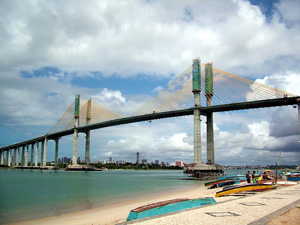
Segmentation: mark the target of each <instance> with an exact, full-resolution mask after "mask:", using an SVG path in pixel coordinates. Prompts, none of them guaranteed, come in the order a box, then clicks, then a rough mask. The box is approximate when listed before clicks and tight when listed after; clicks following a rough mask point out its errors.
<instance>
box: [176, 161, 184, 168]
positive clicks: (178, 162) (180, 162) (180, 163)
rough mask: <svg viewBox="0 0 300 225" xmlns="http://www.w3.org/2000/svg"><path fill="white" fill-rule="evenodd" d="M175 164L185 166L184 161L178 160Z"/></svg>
mask: <svg viewBox="0 0 300 225" xmlns="http://www.w3.org/2000/svg"><path fill="white" fill-rule="evenodd" d="M175 166H179V167H183V161H182V160H181V161H176V162H175Z"/></svg>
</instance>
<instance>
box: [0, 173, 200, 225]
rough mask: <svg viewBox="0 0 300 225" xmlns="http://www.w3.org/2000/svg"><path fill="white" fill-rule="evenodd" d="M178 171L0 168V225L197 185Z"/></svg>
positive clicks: (196, 182) (197, 183) (197, 182)
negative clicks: (86, 170)
mask: <svg viewBox="0 0 300 225" xmlns="http://www.w3.org/2000/svg"><path fill="white" fill-rule="evenodd" d="M186 177H187V175H186V174H183V172H182V171H181V170H180V171H179V170H177V171H171V170H146V171H143V170H108V171H88V172H85V171H64V170H59V171H50V170H49V171H47V170H20V169H0V224H5V223H11V222H15V221H21V220H29V219H36V218H41V217H47V216H55V215H60V214H64V213H68V212H73V211H78V210H84V209H91V208H95V207H101V206H104V205H106V204H112V203H117V202H120V201H124V200H125V199H130V198H136V197H139V196H145V195H151V194H155V193H159V192H164V191H165V192H166V191H170V190H175V189H182V188H191V187H194V186H196V185H199V184H200V183H201V182H199V181H192V180H183V179H182V178H186Z"/></svg>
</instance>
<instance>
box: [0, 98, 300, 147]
mask: <svg viewBox="0 0 300 225" xmlns="http://www.w3.org/2000/svg"><path fill="white" fill-rule="evenodd" d="M287 105H300V96H296V97H284V98H276V99H268V100H259V101H250V102H241V103H231V104H224V105H215V106H209V107H202V106H200V107H192V108H188V109H182V110H174V111H168V112H153V113H151V114H145V115H139V116H132V117H124V118H120V119H114V120H109V121H104V122H100V123H94V124H90V125H87V126H82V127H78V128H77V129H78V132H80V133H86V132H87V131H88V130H96V129H100V128H105V127H112V126H117V125H123V124H129V123H137V122H143V121H151V120H156V119H164V118H171V117H179V116H188V115H193V113H194V109H196V108H200V112H201V115H202V116H206V114H207V113H208V112H213V113H215V112H225V111H235V110H245V109H255V108H266V107H276V106H287ZM298 107H299V106H298ZM71 134H74V128H71V129H68V130H64V131H60V132H56V133H51V134H46V135H44V136H41V137H37V138H34V139H31V140H27V141H23V142H19V143H15V144H12V145H9V146H5V147H2V148H0V151H5V150H8V149H14V148H17V147H20V146H24V145H26V144H29V145H30V144H35V143H36V142H41V141H44V140H45V137H47V138H48V140H51V139H57V138H61V137H63V136H67V135H71Z"/></svg>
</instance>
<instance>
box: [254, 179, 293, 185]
mask: <svg viewBox="0 0 300 225" xmlns="http://www.w3.org/2000/svg"><path fill="white" fill-rule="evenodd" d="M259 183H260V184H274V183H275V181H274V180H269V181H261V182H259ZM276 184H277V185H279V186H292V185H296V184H298V183H297V182H296V181H289V180H277V181H276Z"/></svg>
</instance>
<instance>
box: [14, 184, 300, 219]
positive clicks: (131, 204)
mask: <svg viewBox="0 0 300 225" xmlns="http://www.w3.org/2000/svg"><path fill="white" fill-rule="evenodd" d="M218 190H220V188H219V189H206V188H205V187H204V185H203V184H201V185H199V186H198V187H193V188H190V189H181V190H177V191H174V192H171V193H157V194H155V195H151V196H146V197H143V198H136V199H131V200H126V201H123V202H120V203H114V204H111V205H106V206H105V207H100V208H94V209H89V210H84V211H79V212H74V213H68V214H63V215H59V216H53V217H47V218H42V219H36V220H29V221H22V222H17V223H14V224H18V225H50V224H51V225H53V224H55V225H59V224H63V225H67V224H70V225H71V224H72V225H74V224H76V225H77V224H78V225H92V224H93V225H96V224H99V225H100V224H117V223H124V224H125V223H126V222H125V221H126V218H127V216H128V214H129V211H130V210H131V209H134V208H136V207H139V206H142V205H146V204H150V203H154V202H159V201H164V200H170V199H175V198H200V197H214V196H215V193H216V191H218ZM293 190H294V192H295V193H296V194H295V193H294V194H293V195H291V194H289V191H293ZM299 191H300V184H298V185H295V186H292V187H287V188H279V189H276V190H274V191H268V192H263V193H258V194H255V195H252V196H247V197H236V196H226V197H220V198H215V200H216V201H217V202H218V204H214V205H210V206H205V207H200V208H198V209H192V210H188V211H183V212H178V213H174V214H172V215H166V216H159V217H158V218H154V219H147V220H146V221H136V222H134V223H137V224H145V225H146V224H189V225H190V224H208V223H210V224H220V222H222V221H223V222H226V224H228V223H227V222H229V223H230V224H249V223H251V222H252V223H253V221H254V224H255V223H256V222H255V221H256V220H257V219H259V218H260V219H263V221H264V222H263V223H257V224H266V223H268V222H270V221H271V220H272V221H271V222H270V224H280V222H279V218H280V217H279V216H280V215H281V214H284V213H286V212H287V211H288V210H290V208H289V209H288V210H286V211H283V213H281V214H278V215H277V214H276V213H275V216H273V217H274V218H273V217H272V218H271V219H268V220H266V221H265V220H264V218H265V217H266V216H267V215H269V214H270V213H272V212H276V211H278V209H280V208H282V207H284V206H286V205H288V204H290V203H291V202H295V201H300V195H299ZM277 192H278V193H277ZM284 194H287V195H286V196H284ZM264 195H266V196H267V197H269V199H268V198H267V197H266V199H264V198H263V196H264ZM272 196H273V197H284V199H283V198H277V199H276V198H275V199H270V197H272ZM249 201H250V202H252V203H253V202H256V203H257V205H256V206H251V207H249V206H247V204H246V205H241V203H242V202H245V203H247V202H249ZM260 203H261V204H263V205H265V206H266V205H267V204H268V205H269V207H260ZM285 204H286V205H285ZM298 204H299V203H298ZM299 206H300V204H299ZM293 208H295V206H294V207H293ZM207 210H210V211H220V210H221V211H222V210H223V211H235V210H238V211H237V213H238V214H241V215H243V214H245V215H244V216H243V217H241V216H238V217H233V218H230V217H228V218H226V217H224V218H221V220H222V221H219V219H220V218H217V217H215V218H214V217H212V216H209V215H207V214H205V211H207ZM272 210H273V211H272ZM297 210H298V211H297ZM203 212H204V214H203ZM297 212H299V208H297V207H296V208H295V209H294V210H290V212H289V214H286V215H285V217H282V218H284V219H282V218H281V220H283V221H285V220H286V219H287V215H288V217H290V216H292V217H293V218H294V216H297ZM202 214H203V215H202ZM283 216H284V215H283ZM204 217H205V221H204V220H202V219H200V218H204ZM236 219H238V220H237V221H235V220H236ZM276 219H277V220H276ZM215 220H216V221H215ZM225 220H226V221H225ZM227 220H228V221H227ZM289 220H290V222H291V221H292V220H291V219H289ZM203 221H204V223H203ZM293 221H295V222H298V221H299V219H298V220H297V219H293ZM235 222H236V223H235ZM257 222H258V221H257ZM223 224H225V223H223Z"/></svg>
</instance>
